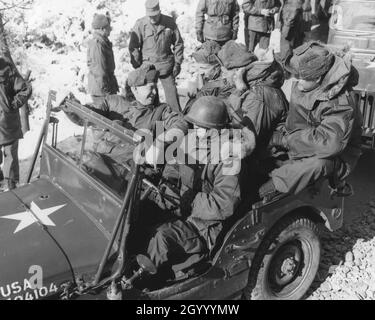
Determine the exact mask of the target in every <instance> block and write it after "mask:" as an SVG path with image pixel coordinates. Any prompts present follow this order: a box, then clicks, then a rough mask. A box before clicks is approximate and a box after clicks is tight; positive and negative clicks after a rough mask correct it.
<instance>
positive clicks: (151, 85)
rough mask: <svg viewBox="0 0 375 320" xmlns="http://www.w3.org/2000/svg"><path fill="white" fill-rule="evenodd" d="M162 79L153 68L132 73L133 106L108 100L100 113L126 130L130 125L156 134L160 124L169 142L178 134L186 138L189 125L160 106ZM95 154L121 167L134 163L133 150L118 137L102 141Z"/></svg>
mask: <svg viewBox="0 0 375 320" xmlns="http://www.w3.org/2000/svg"><path fill="white" fill-rule="evenodd" d="M158 76H159V73H158V71H157V70H156V69H155V66H153V65H144V66H143V67H141V68H138V69H136V70H134V71H132V72H130V73H129V76H128V79H127V83H128V85H129V86H130V88H131V90H132V92H133V94H134V96H135V98H136V101H133V102H129V101H127V100H126V99H125V98H124V97H122V96H119V95H111V96H108V97H107V98H105V99H104V101H103V103H102V104H101V106H100V110H99V111H98V112H99V113H101V114H102V115H104V116H106V117H108V118H109V119H111V120H117V121H118V122H119V123H120V124H122V125H124V126H125V125H130V126H131V127H132V128H133V130H139V129H147V130H150V131H151V133H153V134H155V132H156V123H157V122H158V121H159V122H160V123H162V124H163V126H164V129H165V130H167V131H169V132H167V133H166V135H165V141H166V142H168V141H170V140H173V137H174V136H176V135H175V134H176V132H178V131H179V132H180V133H183V134H186V133H187V130H188V124H187V123H186V121H185V120H184V119H183V117H182V115H180V113H178V112H175V111H173V110H172V109H171V107H170V106H168V105H167V104H161V103H160V102H159V97H158V92H157V85H156V84H157V81H158ZM177 130H178V131H177ZM95 151H96V152H98V153H101V154H107V155H109V156H110V157H111V158H112V159H114V160H115V161H116V162H117V163H124V162H129V161H130V160H132V159H133V150H131V148H130V147H126V148H125V146H124V145H122V144H121V141H119V139H118V138H117V137H115V136H112V135H110V136H108V134H106V135H105V136H103V137H101V138H100V139H99V140H98V143H97V147H96V150H95Z"/></svg>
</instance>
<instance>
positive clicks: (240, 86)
mask: <svg viewBox="0 0 375 320" xmlns="http://www.w3.org/2000/svg"><path fill="white" fill-rule="evenodd" d="M245 72H246V68H239V69H238V70H237V71H236V73H235V76H234V84H235V86H236V89H237V90H239V91H240V92H241V91H244V90H246V89H247V85H246V83H245V81H244V76H245Z"/></svg>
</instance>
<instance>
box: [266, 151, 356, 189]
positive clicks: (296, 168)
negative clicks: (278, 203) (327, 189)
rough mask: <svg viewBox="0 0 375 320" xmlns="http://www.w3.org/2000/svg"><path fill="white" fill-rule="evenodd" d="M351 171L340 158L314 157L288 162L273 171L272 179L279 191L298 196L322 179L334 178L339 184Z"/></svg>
mask: <svg viewBox="0 0 375 320" xmlns="http://www.w3.org/2000/svg"><path fill="white" fill-rule="evenodd" d="M349 171H350V168H349V167H348V166H347V165H346V164H345V163H344V162H343V161H342V160H340V159H339V158H336V159H318V158H315V157H312V158H305V159H300V160H290V161H287V162H286V163H285V164H284V165H282V166H281V167H280V168H278V169H275V170H273V171H272V172H271V177H272V181H273V183H274V185H275V187H276V190H277V191H279V192H282V193H294V194H297V193H299V192H300V191H302V190H303V189H305V188H306V187H307V186H308V185H310V184H311V183H314V182H315V181H317V180H319V179H321V178H325V177H333V179H332V181H334V182H335V183H337V182H338V181H339V180H342V179H345V178H346V177H347V176H348V175H349V173H350V172H349Z"/></svg>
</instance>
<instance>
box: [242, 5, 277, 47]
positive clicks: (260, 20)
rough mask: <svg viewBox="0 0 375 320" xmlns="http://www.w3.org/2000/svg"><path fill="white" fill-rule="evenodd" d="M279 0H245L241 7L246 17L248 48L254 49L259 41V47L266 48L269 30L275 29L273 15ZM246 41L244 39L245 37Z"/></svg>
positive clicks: (269, 34)
mask: <svg viewBox="0 0 375 320" xmlns="http://www.w3.org/2000/svg"><path fill="white" fill-rule="evenodd" d="M280 6H281V4H280V2H279V0H270V1H262V0H245V1H244V2H243V4H242V9H243V11H244V13H245V17H246V16H247V17H248V22H247V26H248V29H249V33H248V36H249V39H248V49H249V51H252V52H253V51H254V49H255V47H256V45H257V44H258V43H259V47H260V48H261V49H268V46H269V44H270V38H271V32H272V31H273V30H274V29H275V19H274V15H275V14H276V13H278V12H279V10H280ZM245 41H246V39H245Z"/></svg>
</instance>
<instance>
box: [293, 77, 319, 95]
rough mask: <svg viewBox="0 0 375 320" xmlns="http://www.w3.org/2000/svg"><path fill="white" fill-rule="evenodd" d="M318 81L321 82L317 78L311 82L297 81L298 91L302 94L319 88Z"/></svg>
mask: <svg viewBox="0 0 375 320" xmlns="http://www.w3.org/2000/svg"><path fill="white" fill-rule="evenodd" d="M320 80H321V78H319V79H317V80H311V81H307V80H302V79H299V80H298V90H299V91H302V92H310V91H312V90H314V89H316V88H317V87H319V84H320Z"/></svg>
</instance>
